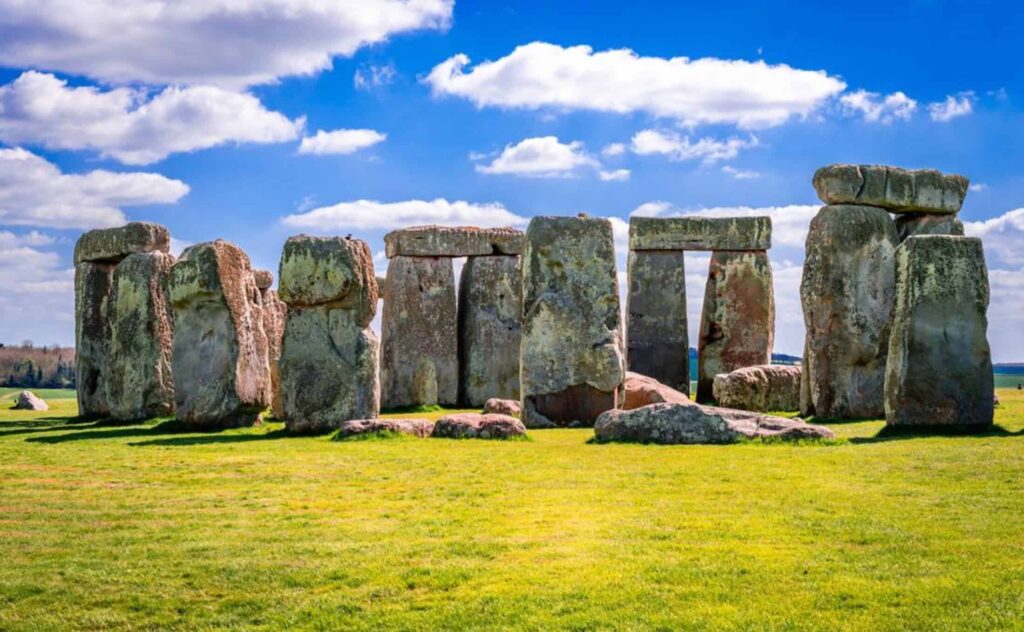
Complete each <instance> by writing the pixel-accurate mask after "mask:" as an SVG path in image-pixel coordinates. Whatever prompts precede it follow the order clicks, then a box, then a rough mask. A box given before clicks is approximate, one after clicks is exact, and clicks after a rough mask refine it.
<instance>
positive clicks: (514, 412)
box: [484, 397, 523, 417]
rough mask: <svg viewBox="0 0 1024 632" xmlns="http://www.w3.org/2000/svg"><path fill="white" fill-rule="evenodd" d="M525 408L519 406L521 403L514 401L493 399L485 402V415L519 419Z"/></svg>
mask: <svg viewBox="0 0 1024 632" xmlns="http://www.w3.org/2000/svg"><path fill="white" fill-rule="evenodd" d="M522 412H523V408H522V406H520V405H519V402H518V401H516V400H514V399H498V398H497V397H492V398H490V399H489V400H487V401H486V402H484V414H485V415H486V414H491V413H493V414H496V415H508V416H509V417H519V416H520V415H522Z"/></svg>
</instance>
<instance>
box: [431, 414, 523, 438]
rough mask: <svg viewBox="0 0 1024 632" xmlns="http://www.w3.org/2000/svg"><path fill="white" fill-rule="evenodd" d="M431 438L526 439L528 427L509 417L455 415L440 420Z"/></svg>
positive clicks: (435, 425)
mask: <svg viewBox="0 0 1024 632" xmlns="http://www.w3.org/2000/svg"><path fill="white" fill-rule="evenodd" d="M430 436H432V437H440V438H445V439H508V438H510V437H525V436H526V426H524V425H523V422H521V421H519V420H518V419H516V418H515V417H509V416H508V415H495V414H486V415H481V414H479V413H455V414H451V415H446V416H444V417H442V418H441V419H439V420H438V421H437V423H436V424H434V431H433V432H432V433H431V435H430Z"/></svg>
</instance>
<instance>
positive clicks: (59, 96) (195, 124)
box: [0, 0, 304, 165]
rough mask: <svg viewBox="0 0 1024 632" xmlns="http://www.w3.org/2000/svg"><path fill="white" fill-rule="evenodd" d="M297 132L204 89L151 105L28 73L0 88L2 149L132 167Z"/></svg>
mask: <svg viewBox="0 0 1024 632" xmlns="http://www.w3.org/2000/svg"><path fill="white" fill-rule="evenodd" d="M0 1H2V0H0ZM303 126H304V121H303V120H302V119H299V120H296V121H291V120H289V119H288V118H287V117H285V116H283V115H282V114H279V113H277V112H271V111H269V110H267V109H266V108H264V107H263V105H262V104H261V103H260V102H259V100H258V99H257V98H256V97H254V96H252V95H251V94H245V93H236V92H229V91H227V90H222V89H221V88H214V87H210V86H200V87H193V88H179V87H170V88H166V89H165V90H163V91H162V92H160V93H159V94H157V95H155V96H153V97H150V96H148V95H146V94H145V93H144V92H141V91H138V90H130V89H127V88H115V89H112V90H108V91H103V90H100V89H99V88H96V87H92V86H84V87H77V88H75V87H70V86H68V85H67V82H66V81H64V80H61V79H58V78H57V77H55V76H53V75H50V74H44V73H38V72H34V71H29V72H25V73H23V74H22V75H21V76H20V77H18V78H17V79H15V80H14V81H13V82H11V83H9V84H7V85H5V86H0V141H3V142H5V143H7V144H11V145H14V144H31V145H41V146H43V147H47V148H49V149H74V150H80V149H92V150H96V151H98V152H100V153H101V154H102V155H104V156H109V157H111V158H115V159H117V160H119V161H121V162H123V163H125V164H130V165H145V164H149V163H152V162H156V161H158V160H161V159H162V158H165V157H166V156H167V155H168V154H172V153H178V152H189V151H195V150H197V149H205V148H207V147H214V146H216V145H222V144H224V143H230V142H235V143H278V142H283V141H288V140H293V139H294V138H296V137H298V135H299V133H300V132H301V130H302V128H303Z"/></svg>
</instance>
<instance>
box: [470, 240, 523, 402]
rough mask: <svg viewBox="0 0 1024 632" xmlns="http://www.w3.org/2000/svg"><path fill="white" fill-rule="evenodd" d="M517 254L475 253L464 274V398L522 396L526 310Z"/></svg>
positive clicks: (513, 397)
mask: <svg viewBox="0 0 1024 632" xmlns="http://www.w3.org/2000/svg"><path fill="white" fill-rule="evenodd" d="M522 296H523V283H522V273H521V270H520V265H519V257H517V256H508V255H504V256H474V257H469V258H468V259H467V260H466V264H465V265H464V266H463V267H462V277H461V278H460V280H459V401H460V403H461V404H462V405H463V406H470V407H479V406H483V405H484V403H485V402H486V401H487V400H488V399H491V398H494V397H497V398H500V399H515V400H518V399H519V343H520V337H521V332H520V329H521V327H520V325H521V322H522V310H523V302H522Z"/></svg>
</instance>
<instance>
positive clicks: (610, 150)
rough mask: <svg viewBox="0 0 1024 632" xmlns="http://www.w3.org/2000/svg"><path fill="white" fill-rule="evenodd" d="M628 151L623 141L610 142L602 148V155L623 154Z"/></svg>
mask: <svg viewBox="0 0 1024 632" xmlns="http://www.w3.org/2000/svg"><path fill="white" fill-rule="evenodd" d="M624 153H626V145H625V144H623V143H610V144H608V145H605V146H604V148H603V149H602V150H601V155H602V156H608V157H612V156H621V155H622V154H624Z"/></svg>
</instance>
